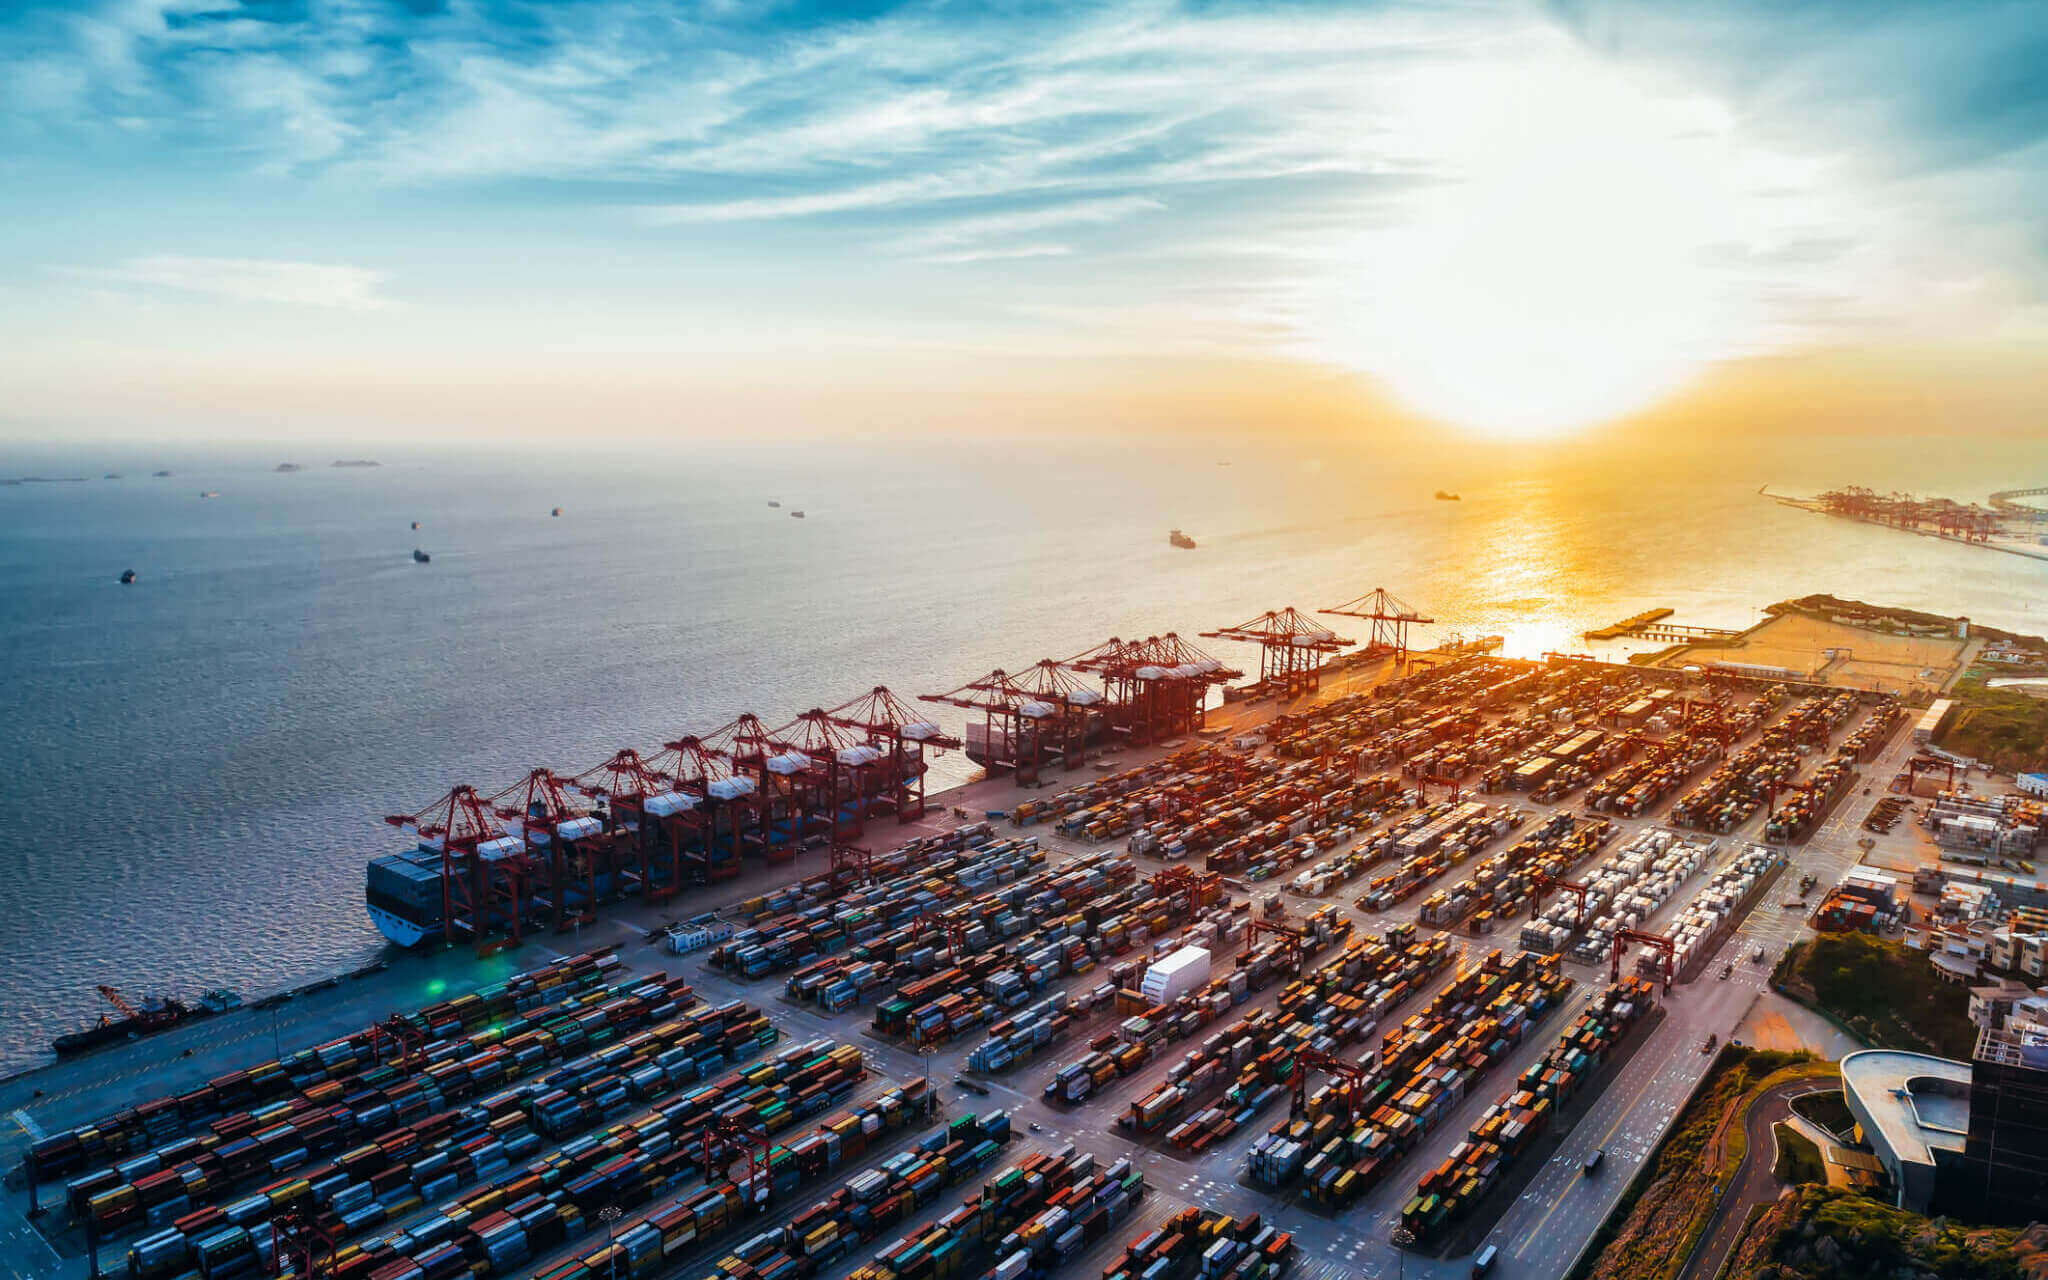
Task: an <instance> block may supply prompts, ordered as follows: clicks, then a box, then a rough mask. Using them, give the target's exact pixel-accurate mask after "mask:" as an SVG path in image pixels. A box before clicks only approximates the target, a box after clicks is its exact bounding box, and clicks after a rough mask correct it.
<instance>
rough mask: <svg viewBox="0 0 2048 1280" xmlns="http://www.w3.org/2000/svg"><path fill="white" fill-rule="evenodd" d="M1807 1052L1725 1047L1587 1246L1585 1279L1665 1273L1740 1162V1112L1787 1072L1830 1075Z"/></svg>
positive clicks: (1681, 1257)
mask: <svg viewBox="0 0 2048 1280" xmlns="http://www.w3.org/2000/svg"><path fill="white" fill-rule="evenodd" d="M1834 1073H1835V1066H1834V1064H1833V1063H1831V1062H1823V1061H1821V1060H1819V1059H1817V1058H1815V1057H1814V1056H1813V1055H1812V1054H1809V1053H1783V1052H1780V1051H1777V1050H1774V1049H1750V1048H1744V1047H1736V1046H1733V1045H1730V1046H1727V1047H1724V1048H1723V1049H1722V1050H1721V1052H1720V1055H1719V1056H1718V1057H1716V1058H1715V1059H1714V1065H1713V1066H1712V1067H1710V1068H1708V1069H1707V1074H1706V1078H1705V1079H1703V1080H1701V1081H1700V1084H1699V1087H1698V1088H1697V1089H1695V1090H1693V1094H1692V1097H1691V1098H1690V1099H1689V1100H1688V1101H1687V1102H1686V1104H1685V1110H1683V1111H1681V1112H1679V1113H1678V1118H1677V1120H1675V1121H1674V1122H1673V1123H1672V1126H1671V1130H1670V1132H1669V1133H1667V1134H1666V1135H1665V1138H1664V1141H1663V1142H1662V1143H1660V1144H1659V1145H1658V1147H1657V1149H1656V1150H1655V1151H1653V1152H1651V1153H1650V1158H1649V1160H1648V1161H1646V1162H1645V1163H1644V1165H1643V1168H1642V1171H1641V1172H1639V1173H1638V1174H1637V1175H1636V1176H1635V1179H1634V1180H1633V1181H1631V1182H1630V1183H1629V1185H1628V1189H1627V1190H1626V1191H1625V1192H1623V1193H1622V1197H1621V1201H1620V1203H1618V1204H1617V1205H1615V1207H1614V1212H1613V1213H1611V1214H1609V1215H1608V1217H1607V1221H1606V1222H1605V1223H1603V1224H1602V1225H1601V1227H1600V1233H1599V1234H1598V1235H1597V1236H1595V1237H1594V1240H1593V1247H1592V1248H1590V1249H1588V1250H1587V1251H1586V1257H1587V1259H1588V1260H1589V1261H1588V1262H1586V1263H1584V1264H1582V1265H1581V1267H1580V1269H1579V1271H1578V1273H1577V1274H1578V1275H1581V1276H1585V1277H1588V1280H1623V1278H1626V1280H1668V1278H1669V1277H1670V1276H1673V1275H1676V1274H1677V1272H1678V1270H1679V1268H1680V1267H1682V1266H1683V1265H1684V1264H1685V1259H1686V1255H1687V1254H1688V1253H1689V1252H1691V1249H1692V1246H1693V1243H1694V1241H1695V1240H1697V1239H1698V1238H1699V1236H1700V1233H1701V1232H1703V1231H1705V1230H1706V1228H1707V1224H1708V1222H1709V1221H1710V1220H1711V1219H1712V1218H1713V1214H1714V1209H1715V1206H1716V1205H1717V1204H1718V1203H1719V1198H1718V1197H1717V1196H1716V1195H1715V1193H1714V1188H1715V1186H1716V1185H1717V1184H1719V1183H1720V1182H1721V1181H1722V1180H1723V1178H1724V1177H1726V1176H1727V1175H1728V1174H1731V1173H1733V1172H1734V1170H1735V1169H1736V1167H1737V1166H1739V1165H1740V1164H1741V1163H1742V1158H1743V1155H1744V1151H1745V1148H1746V1146H1747V1143H1748V1134H1747V1131H1746V1129H1745V1128H1744V1125H1743V1118H1744V1117H1745V1116H1746V1115H1748V1113H1749V1103H1750V1101H1751V1100H1753V1099H1754V1098H1755V1097H1756V1095H1758V1094H1760V1093H1762V1092H1763V1091H1764V1090H1766V1089H1769V1088H1771V1087H1773V1086H1775V1085H1778V1084H1782V1083H1784V1082H1785V1081H1787V1080H1794V1079H1800V1078H1827V1077H1832V1076H1833V1075H1834Z"/></svg>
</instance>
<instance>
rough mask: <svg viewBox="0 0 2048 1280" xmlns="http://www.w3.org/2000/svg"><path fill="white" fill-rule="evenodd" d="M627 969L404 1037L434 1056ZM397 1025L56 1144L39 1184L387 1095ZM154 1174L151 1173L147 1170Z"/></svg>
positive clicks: (461, 1005) (133, 1110)
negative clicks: (288, 1112)
mask: <svg viewBox="0 0 2048 1280" xmlns="http://www.w3.org/2000/svg"><path fill="white" fill-rule="evenodd" d="M623 968H624V965H623V963H622V962H621V961H620V960H619V959H618V957H617V956H616V955H614V954H613V953H612V952H610V951H593V952H586V953H584V954H582V955H575V956H569V957H566V958H564V959H561V960H557V961H555V962H553V963H551V964H548V965H545V966H543V967H541V968H538V969H534V970H532V971H530V972H527V973H522V974H519V975H517V976H515V977H512V978H508V979H506V980H505V981H504V982H500V983H496V984H494V985H492V986H488V987H484V988H482V989H481V990H478V991H472V992H467V993H465V994H463V995H459V996H456V997H454V998H452V999H448V1000H443V1001H441V1002H439V1003H437V1004H432V1005H428V1006H427V1007H425V1008H423V1009H420V1010H417V1011H414V1012H412V1013H408V1014H403V1015H400V1023H401V1026H402V1027H403V1033H402V1034H403V1037H404V1038H405V1039H408V1040H411V1041H413V1042H414V1043H416V1044H418V1045H422V1046H426V1047H427V1048H428V1049H429V1050H430V1051H431V1050H432V1049H435V1048H437V1047H438V1046H440V1045H443V1044H446V1043H450V1042H453V1041H456V1040H458V1039H460V1038H461V1037H464V1036H467V1035H469V1034H471V1033H473V1032H476V1031H477V1030H479V1029H480V1028H484V1027H487V1026H491V1025H494V1024H496V1023H498V1022H501V1021H502V1020H504V1019H506V1018H510V1017H515V1016H527V1015H532V1014H534V1013H536V1012H538V1011H542V1010H545V1009H547V1008H549V1007H551V1006H554V1005H558V1004H560V1003H561V1002H563V1001H565V1000H568V999H570V998H572V997H575V996H578V995H580V994H582V993H584V992H588V991H590V990H591V989H593V988H595V987H598V986H600V985H602V984H604V983H605V982H606V981H607V980H609V979H610V978H612V977H613V976H614V975H616V974H617V973H619V972H620V971H621V970H622V969H623ZM399 1034H400V1033H399V1032H398V1031H397V1030H396V1029H394V1028H393V1027H392V1026H391V1025H390V1024H389V1022H388V1021H387V1023H385V1024H383V1025H379V1026H375V1027H366V1028H364V1029H363V1030H362V1031H359V1032H356V1033H355V1034H353V1035H348V1036H344V1037H342V1038H340V1039H337V1040H330V1041H327V1042H326V1043H324V1044H317V1045H314V1046H312V1047H310V1048H306V1049H301V1050H298V1051H297V1052H295V1053H292V1054H290V1055H288V1056H286V1057H284V1058H280V1059H274V1060H271V1061H268V1062H262V1063H258V1064H256V1065H255V1066H252V1067H247V1068H244V1069H242V1070H237V1071H231V1072H228V1073H227V1074H225V1075H221V1076H216V1077H215V1078H213V1079H212V1080H209V1081H207V1082H206V1083H205V1084H203V1085H200V1086H199V1087H197V1088H194V1089H190V1090H187V1091H185V1092H183V1093H176V1094H165V1095H163V1096H161V1097H157V1098H152V1099H150V1100H149V1101H147V1102H143V1103H141V1104H139V1105H137V1106H133V1107H126V1108H123V1109H122V1110H120V1111H116V1112H112V1113H110V1114H108V1115H105V1116H101V1117H100V1118H98V1119H97V1120H94V1121H92V1122H91V1123H89V1124H84V1125H80V1126H78V1127H77V1128H73V1129H67V1130H65V1131H64V1132H62V1133H55V1134H51V1135H50V1136H48V1137H46V1138H44V1139H42V1140H40V1141H38V1142H37V1143H36V1144H35V1145H34V1146H33V1147H32V1148H30V1152H29V1161H30V1171H29V1172H30V1177H31V1180H39V1179H40V1178H44V1177H61V1176H63V1175H64V1174H67V1173H71V1172H73V1171H74V1170H80V1169H88V1168H91V1167H94V1166H97V1165H103V1164H107V1163H109V1162H111V1161H115V1160H120V1159H123V1158H125V1157H127V1156H129V1155H131V1154H134V1153H139V1152H143V1151H146V1150H148V1149H149V1148H152V1147H155V1146H158V1145H160V1144H162V1143H166V1142H169V1141H171V1140H173V1139H175V1138H179V1137H182V1136H184V1135H186V1134H188V1133H191V1132H193V1131H194V1130H195V1129H198V1128H200V1127H202V1126H205V1125H209V1124H211V1123H213V1122H214V1121H216V1120H219V1119H221V1118H222V1117H224V1116H228V1115H231V1114H233V1113H235V1112H237V1111H243V1110H246V1109H248V1108H251V1107H258V1106H262V1105H263V1104H265V1103H269V1102H273V1101H276V1100H278V1099H283V1098H288V1097H293V1096H303V1095H304V1094H305V1093H306V1092H307V1091H308V1090H311V1089H316V1088H320V1087H321V1086H325V1085H334V1086H336V1087H337V1088H346V1087H347V1086H348V1085H350V1084H356V1085H359V1086H360V1085H363V1084H367V1085H368V1086H369V1087H379V1086H381V1085H382V1084H385V1083H388V1082H390V1081H392V1080H393V1079H394V1078H395V1074H394V1073H393V1072H392V1070H391V1069H390V1068H389V1067H388V1066H387V1065H386V1063H385V1061H384V1060H385V1059H386V1058H387V1057H389V1056H391V1053H392V1050H393V1047H394V1046H393V1037H394V1036H395V1035H399ZM142 1172H149V1170H146V1169H145V1170H142Z"/></svg>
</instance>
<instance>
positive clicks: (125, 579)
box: [121, 569, 135, 587]
mask: <svg viewBox="0 0 2048 1280" xmlns="http://www.w3.org/2000/svg"><path fill="white" fill-rule="evenodd" d="M134 584H135V570H133V569H123V570H121V585H122V586H124V587H128V586H133V585H134Z"/></svg>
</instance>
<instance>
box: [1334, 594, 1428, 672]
mask: <svg viewBox="0 0 2048 1280" xmlns="http://www.w3.org/2000/svg"><path fill="white" fill-rule="evenodd" d="M1318 612H1320V613H1328V614H1334V615H1336V616H1338V617H1344V618H1365V619H1369V620H1370V621H1371V622H1372V638H1371V639H1370V640H1368V641H1367V642H1366V646H1365V656H1366V657H1368V658H1377V657H1380V656H1382V655H1390V656H1392V658H1393V659H1394V661H1395V662H1397V663H1399V662H1406V661H1407V660H1408V628H1409V627H1410V626H1428V625H1429V624H1431V623H1433V622H1435V621H1436V619H1435V618H1431V617H1426V616H1424V615H1423V613H1422V612H1421V611H1420V610H1418V609H1417V608H1416V607H1415V606H1414V605H1412V604H1409V603H1408V602H1406V601H1405V600H1402V599H1401V598H1399V597H1398V596H1394V595H1390V594H1388V592H1387V589H1386V588H1385V587H1375V588H1373V589H1372V590H1371V591H1369V592H1367V593H1366V594H1364V595H1362V596H1360V597H1358V599H1356V600H1347V601H1345V602H1344V603H1343V604H1340V605H1333V606H1331V607H1330V608H1328V609H1321V610H1318Z"/></svg>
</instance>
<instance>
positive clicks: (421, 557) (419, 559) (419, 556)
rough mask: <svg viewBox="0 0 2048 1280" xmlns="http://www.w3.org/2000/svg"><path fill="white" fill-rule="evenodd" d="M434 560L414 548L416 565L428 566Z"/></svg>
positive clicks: (413, 559) (413, 554)
mask: <svg viewBox="0 0 2048 1280" xmlns="http://www.w3.org/2000/svg"><path fill="white" fill-rule="evenodd" d="M433 558H434V557H432V556H430V555H428V554H427V553H426V552H424V551H422V550H420V549H419V548H418V547H414V548H413V549H412V562H413V563H414V564H426V563H427V562H428V561H430V560H432V559H433Z"/></svg>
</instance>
